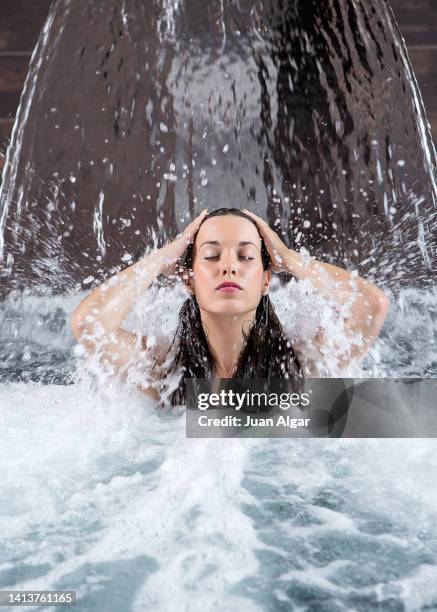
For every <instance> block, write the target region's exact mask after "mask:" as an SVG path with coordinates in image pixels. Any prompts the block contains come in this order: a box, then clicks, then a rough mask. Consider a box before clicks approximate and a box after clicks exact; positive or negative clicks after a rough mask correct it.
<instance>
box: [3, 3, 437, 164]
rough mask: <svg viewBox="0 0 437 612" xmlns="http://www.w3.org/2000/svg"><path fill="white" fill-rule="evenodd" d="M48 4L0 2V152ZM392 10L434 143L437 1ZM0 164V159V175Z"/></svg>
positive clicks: (436, 125) (436, 134)
mask: <svg viewBox="0 0 437 612" xmlns="http://www.w3.org/2000/svg"><path fill="white" fill-rule="evenodd" d="M321 1H323V0H321ZM50 4H51V0H0V151H3V150H4V148H5V145H6V143H7V141H8V139H9V137H10V134H11V130H12V126H13V121H14V116H15V112H16V110H17V106H18V103H19V100H20V94H21V90H22V87H23V82H24V79H25V77H26V72H27V66H28V63H29V60H30V56H31V54H32V50H33V48H34V46H35V43H36V40H37V38H38V34H39V32H40V30H41V27H42V25H43V23H44V19H45V17H46V15H47V12H48V9H49V6H50ZM391 5H392V7H393V10H394V12H395V15H396V17H397V20H398V24H399V26H400V29H401V31H402V33H403V35H404V37H405V40H406V43H407V45H408V49H409V54H410V59H411V61H412V63H413V66H414V69H415V72H416V75H417V78H418V80H419V83H420V87H421V91H422V95H423V97H424V100H425V106H426V108H427V112H428V118H429V120H430V123H431V126H432V129H433V133H434V137H435V140H436V141H437V0H391ZM1 164H2V161H1V159H0V169H1Z"/></svg>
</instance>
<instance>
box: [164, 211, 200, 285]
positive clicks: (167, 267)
mask: <svg viewBox="0 0 437 612" xmlns="http://www.w3.org/2000/svg"><path fill="white" fill-rule="evenodd" d="M207 214H208V209H207V208H206V209H205V210H202V212H201V213H200V215H198V216H197V217H196V218H195V219H194V220H193V221H192V222H191V223H190V224H189V225H187V227H186V228H185V229H184V231H183V232H182V234H179V235H178V237H177V238H175V240H173V241H172V242H169V243H168V244H166V245H165V246H163V247H162V248H161V249H159V253H160V254H161V255H162V258H163V263H162V267H161V274H164V275H165V276H177V274H178V271H179V268H180V267H181V264H180V260H181V258H182V256H183V254H184V253H185V251H186V250H187V247H188V246H189V245H190V244H191V243H192V242H193V239H194V236H195V235H196V232H197V230H198V229H199V227H200V224H201V223H202V221H203V219H204V218H205V216H206V215H207Z"/></svg>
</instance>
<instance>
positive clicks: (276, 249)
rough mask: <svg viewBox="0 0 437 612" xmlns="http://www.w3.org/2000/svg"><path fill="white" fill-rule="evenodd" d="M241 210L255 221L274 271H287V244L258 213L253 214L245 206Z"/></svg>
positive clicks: (288, 250) (288, 251)
mask: <svg viewBox="0 0 437 612" xmlns="http://www.w3.org/2000/svg"><path fill="white" fill-rule="evenodd" d="M243 212H244V213H246V215H248V216H249V217H252V219H253V220H254V221H255V223H256V225H257V227H258V230H259V233H260V234H261V237H262V239H263V240H264V244H265V245H266V248H267V251H268V253H269V255H270V259H271V261H272V270H273V271H274V272H284V271H288V268H287V256H288V254H289V253H290V249H289V248H288V247H287V245H286V244H284V243H283V242H282V240H281V239H280V238H279V236H278V234H277V233H276V232H275V231H274V230H272V228H271V227H270V226H269V224H268V223H266V221H264V219H261V217H258V215H255V213H253V212H250V210H247V209H246V208H243Z"/></svg>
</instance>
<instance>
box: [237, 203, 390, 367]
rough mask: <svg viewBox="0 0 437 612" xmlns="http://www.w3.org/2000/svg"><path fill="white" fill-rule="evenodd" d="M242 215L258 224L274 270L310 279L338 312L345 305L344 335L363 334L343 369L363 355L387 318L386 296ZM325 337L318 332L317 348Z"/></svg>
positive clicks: (259, 222)
mask: <svg viewBox="0 0 437 612" xmlns="http://www.w3.org/2000/svg"><path fill="white" fill-rule="evenodd" d="M245 212H246V213H247V214H249V215H251V216H252V217H253V218H254V219H255V221H256V222H257V225H258V228H259V230H260V233H261V235H262V237H263V240H264V242H265V244H266V248H267V250H268V251H269V254H270V258H271V260H272V267H273V270H274V271H276V272H281V271H286V272H290V273H291V274H293V275H294V276H296V277H297V278H298V279H305V278H308V279H311V281H312V283H313V285H314V287H315V288H316V290H317V291H318V292H320V293H321V295H323V296H324V297H326V298H328V299H329V300H330V301H331V302H334V304H336V305H337V308H336V310H337V311H338V312H340V310H341V308H342V306H344V305H347V306H348V317H347V318H346V319H345V325H346V332H348V335H349V336H350V337H351V339H353V338H354V337H356V334H357V333H359V334H362V342H360V344H353V343H352V344H351V347H350V350H349V352H348V353H347V354H346V355H344V356H343V358H342V360H341V361H340V366H341V367H346V366H347V365H348V363H349V362H350V361H351V360H353V359H357V358H360V357H362V356H364V355H365V354H366V353H367V351H368V350H369V348H370V347H371V345H372V344H373V343H374V341H375V340H376V338H377V337H378V336H379V333H380V331H381V328H382V326H383V324H384V321H385V319H386V317H387V313H388V310H389V306H390V301H389V298H388V297H387V295H386V294H385V293H384V292H383V291H382V290H381V289H379V288H378V287H377V286H376V285H374V284H373V283H370V282H369V281H366V280H365V279H364V278H361V277H360V276H358V274H357V273H356V272H348V271H347V270H344V269H343V268H340V267H337V266H333V265H331V264H328V263H323V262H321V261H318V260H316V259H313V258H306V257H304V256H302V255H301V254H300V253H297V252H296V251H293V250H292V249H289V248H288V247H287V246H286V245H285V244H284V243H283V242H282V240H281V239H280V238H279V236H278V235H277V234H276V232H274V231H273V230H272V229H271V228H270V227H269V225H268V224H267V223H266V222H265V221H264V220H263V219H261V218H260V217H258V216H257V215H255V214H253V213H251V212H250V211H247V210H245ZM324 334H325V332H324V330H322V329H321V330H320V332H319V333H318V334H317V336H316V337H315V339H314V343H315V344H316V345H317V346H318V347H319V348H321V347H323V346H324V345H325V335H324Z"/></svg>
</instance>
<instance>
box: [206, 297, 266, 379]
mask: <svg viewBox="0 0 437 612" xmlns="http://www.w3.org/2000/svg"><path fill="white" fill-rule="evenodd" d="M255 313H256V309H255V310H252V311H250V312H245V313H243V314H238V315H222V314H220V315H218V314H213V313H210V312H205V311H204V310H202V309H201V310H200V314H201V320H202V325H203V329H204V331H205V335H206V337H207V339H208V344H209V348H210V351H211V354H212V356H213V358H214V361H215V376H216V378H231V377H232V373H233V370H234V368H235V366H236V365H237V362H238V358H239V356H240V353H241V351H242V350H243V348H244V345H245V340H244V336H243V331H244V333H245V334H246V335H248V334H249V331H250V326H251V324H252V323H253V321H254V320H255Z"/></svg>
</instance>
